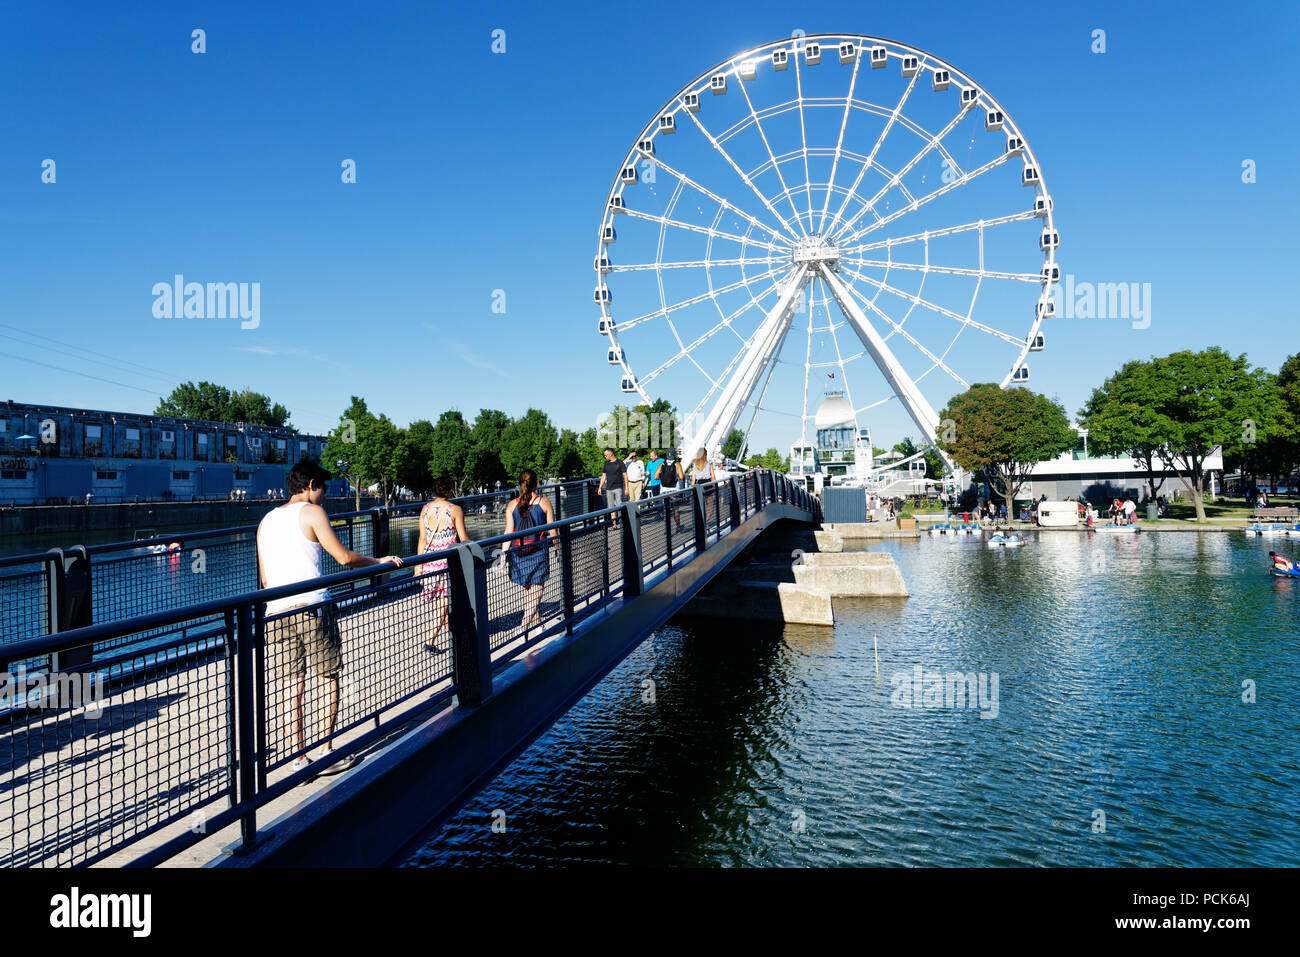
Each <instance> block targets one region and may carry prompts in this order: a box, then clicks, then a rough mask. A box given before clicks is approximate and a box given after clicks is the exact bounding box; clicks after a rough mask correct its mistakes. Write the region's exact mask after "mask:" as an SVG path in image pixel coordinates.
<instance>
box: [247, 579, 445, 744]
mask: <svg viewBox="0 0 1300 957" xmlns="http://www.w3.org/2000/svg"><path fill="white" fill-rule="evenodd" d="M440 561H441V562H442V567H441V568H437V567H436V566H437V564H438V562H430V563H428V564H427V565H425V566H421V567H420V568H418V569H417V570H416V576H417V577H414V578H413V577H410V576H405V575H402V576H400V577H396V576H395V577H392V578H390V579H389V580H388V581H386V582H383V581H381V582H380V583H379V584H377V585H374V586H371V585H370V584H369V580H368V579H363V580H362V584H363V585H364V586H366V590H365V591H364V592H363V593H362V594H359V595H356V596H349V597H347V598H344V599H342V600H338V601H329V602H326V603H325V604H323V605H320V606H316V607H312V606H308V607H307V608H304V609H299V610H296V611H294V610H286V611H281V612H278V613H277V614H275V615H268V616H267V617H266V621H265V623H264V632H263V634H264V636H265V639H264V644H263V648H264V663H263V674H264V680H263V688H264V689H265V715H266V721H265V725H264V728H265V734H266V743H267V755H266V767H267V768H268V769H274V768H276V767H279V766H280V765H282V764H284V763H285V762H287V761H290V760H293V759H295V758H297V757H298V756H299V755H300V754H301V753H303V752H304V751H306V752H309V753H312V754H314V753H315V752H316V751H317V750H318V749H319V748H320V747H321V746H323V745H324V744H325V743H326V741H327V740H328V739H329V737H330V736H331V735H338V734H342V733H344V732H346V731H348V730H349V729H351V728H353V727H356V726H357V725H359V724H362V723H364V722H366V721H370V720H372V719H373V718H374V717H375V716H376V715H377V714H379V713H380V712H382V711H384V710H385V709H388V708H392V707H394V706H395V705H398V704H400V703H402V702H404V701H406V700H408V699H410V698H412V697H413V696H416V695H419V694H420V693H422V692H424V691H427V690H430V689H437V688H438V686H440V685H442V686H445V687H446V688H450V687H451V681H452V660H453V650H452V635H451V632H450V629H449V627H448V616H447V612H448V609H449V607H450V605H449V601H448V592H449V588H448V581H447V574H448V573H447V571H446V560H445V559H442V560H440ZM388 574H391V573H388ZM377 577H379V578H384V577H387V575H380V576H377ZM426 595H427V597H426ZM426 644H428V645H432V646H433V648H434V649H435V650H433V651H429V650H427V649H426V647H425V646H426ZM299 696H301V700H302V715H301V731H300V730H299V716H298V714H297V710H298V709H297V708H296V707H295V702H296V700H297V699H298V698H299Z"/></svg>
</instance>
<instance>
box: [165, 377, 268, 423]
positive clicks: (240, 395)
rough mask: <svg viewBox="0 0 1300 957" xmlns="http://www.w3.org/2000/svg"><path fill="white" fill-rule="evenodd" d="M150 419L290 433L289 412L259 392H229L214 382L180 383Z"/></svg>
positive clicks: (245, 390)
mask: <svg viewBox="0 0 1300 957" xmlns="http://www.w3.org/2000/svg"><path fill="white" fill-rule="evenodd" d="M153 414H154V415H169V416H173V417H175V418H182V419H206V420H208V421H212V422H245V423H247V424H249V425H262V426H274V427H279V428H286V429H291V428H293V425H292V423H290V422H289V410H288V409H286V408H285V407H284V406H283V405H281V404H280V403H278V402H276V403H274V404H272V402H271V400H270V399H269V398H268V397H267V396H265V395H262V393H260V392H254V391H252V390H251V389H244V390H242V391H240V392H231V391H230V390H229V389H227V388H226V387H225V386H220V385H217V384H216V383H215V382H206V381H205V382H199V383H197V384H195V383H193V382H182V383H181V384H180V385H178V386H177V387H176V388H174V389H173V390H172V391H171V394H170V395H168V396H167V398H165V399H163V400H161V401H160V402H159V403H158V406H157V407H156V408H155V409H154V413H153Z"/></svg>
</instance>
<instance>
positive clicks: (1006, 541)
mask: <svg viewBox="0 0 1300 957" xmlns="http://www.w3.org/2000/svg"><path fill="white" fill-rule="evenodd" d="M986 544H987V545H988V547H989V548H1017V547H1019V546H1021V545H1023V544H1025V540H1024V539H1023V538H1021V537H1020V536H1019V535H1002V534H995V535H993V536H992V537H991V538H989V540H988V542H987V543H986Z"/></svg>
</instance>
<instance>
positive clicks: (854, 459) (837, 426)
mask: <svg viewBox="0 0 1300 957" xmlns="http://www.w3.org/2000/svg"><path fill="white" fill-rule="evenodd" d="M814 425H815V427H816V430H817V432H816V435H817V440H816V443H815V444H813V443H810V442H807V441H805V440H800V441H799V442H796V443H795V444H794V445H792V446H790V475H791V477H792V478H798V479H802V480H803V481H804V482H805V483H806V484H807V485H808V487H809V488H811V489H812V490H813V491H816V492H820V491H821V490H822V488H823V487H824V486H826V485H858V484H861V483H862V482H863V481H865V478H866V476H867V475H869V474H870V472H871V468H872V464H873V462H872V454H871V430H870V429H865V428H859V427H858V421H857V417H856V416H855V415H854V414H853V407H852V406H851V405H849V403H848V400H847V399H845V397H844V393H843V392H838V391H837V392H828V393H827V394H826V398H824V399H823V400H822V404H821V405H819V406H818V407H817V415H816V417H815V419H814Z"/></svg>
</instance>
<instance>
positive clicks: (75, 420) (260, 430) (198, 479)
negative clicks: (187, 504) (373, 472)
mask: <svg viewBox="0 0 1300 957" xmlns="http://www.w3.org/2000/svg"><path fill="white" fill-rule="evenodd" d="M325 438H326V437H325V436H321V435H304V434H301V433H299V432H296V431H294V430H293V429H283V428H272V427H267V426H260V425H246V424H243V423H232V422H208V421H203V420H199V419H180V418H172V417H170V416H157V415H144V414H140V413H132V412H103V411H99V410H95V409H69V408H64V407H60V406H50V405H28V404H25V403H21V402H14V401H12V400H9V401H6V402H4V403H3V404H0V505H67V504H71V503H79V504H80V503H85V502H87V501H88V500H87V495H89V496H90V499H89V501H91V502H94V503H115V502H133V501H198V500H202V499H225V498H229V497H230V496H231V494H232V492H234V493H237V494H238V493H242V494H244V495H245V496H247V497H249V498H254V497H261V496H264V495H266V494H267V492H268V490H271V489H283V488H284V486H285V476H286V474H287V473H288V470H289V468H290V467H291V466H292V464H293V463H294V462H297V461H299V460H300V459H303V458H313V459H319V458H320V456H321V453H322V450H323V449H324V445H325ZM344 484H345V483H344Z"/></svg>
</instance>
